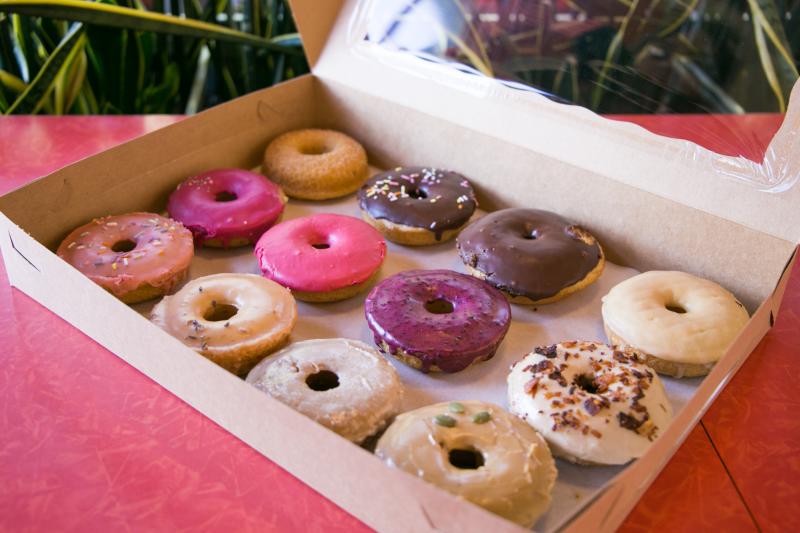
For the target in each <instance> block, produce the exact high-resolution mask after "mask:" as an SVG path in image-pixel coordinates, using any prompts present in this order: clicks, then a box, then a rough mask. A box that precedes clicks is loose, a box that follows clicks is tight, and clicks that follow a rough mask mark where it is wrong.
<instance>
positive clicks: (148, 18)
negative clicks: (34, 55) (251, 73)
mask: <svg viewBox="0 0 800 533" xmlns="http://www.w3.org/2000/svg"><path fill="white" fill-rule="evenodd" d="M0 11H4V12H10V13H18V14H21V15H34V16H41V17H48V18H56V19H65V20H75V21H79V22H85V23H88V24H98V25H102V26H113V27H117V28H124V29H128V30H137V31H152V32H156V33H167V34H171V35H182V36H186V37H195V38H199V39H215V40H217V41H225V42H232V43H238V44H248V45H251V46H256V47H259V48H266V49H269V50H274V51H276V52H284V53H287V54H302V50H300V49H298V48H296V47H292V46H284V45H281V44H276V43H274V42H272V41H271V40H269V39H264V38H262V37H259V36H256V35H250V34H249V33H244V32H240V31H236V30H233V29H230V28H226V27H224V26H220V25H218V24H209V23H207V22H201V21H198V20H192V19H185V18H179V17H175V16H172V15H162V14H161V13H154V12H152V11H140V10H137V9H132V8H127V7H120V6H116V5H109V4H101V3H96V2H86V1H84V0H0Z"/></svg>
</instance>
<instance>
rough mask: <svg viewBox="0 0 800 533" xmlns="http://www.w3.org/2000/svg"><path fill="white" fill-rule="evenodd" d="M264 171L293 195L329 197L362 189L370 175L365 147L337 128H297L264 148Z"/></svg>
mask: <svg viewBox="0 0 800 533" xmlns="http://www.w3.org/2000/svg"><path fill="white" fill-rule="evenodd" d="M263 171H264V174H265V175H266V176H267V177H268V178H269V179H270V180H272V181H273V182H275V183H277V184H278V185H280V186H281V187H282V188H283V191H284V192H285V193H286V194H287V195H288V196H291V197H292V198H300V199H303V200H327V199H329V198H338V197H340V196H345V195H347V194H350V193H352V192H355V191H356V190H358V188H359V187H361V184H362V183H364V181H365V180H366V179H367V176H368V173H369V167H368V166H367V153H366V152H365V151H364V147H363V146H361V145H360V144H359V143H358V142H357V141H355V140H354V139H352V138H351V137H348V136H347V135H345V134H344V133H340V132H338V131H334V130H317V129H308V130H296V131H290V132H288V133H284V134H283V135H280V136H279V137H277V138H275V139H274V140H273V141H272V142H271V143H269V146H267V149H266V151H265V152H264V165H263Z"/></svg>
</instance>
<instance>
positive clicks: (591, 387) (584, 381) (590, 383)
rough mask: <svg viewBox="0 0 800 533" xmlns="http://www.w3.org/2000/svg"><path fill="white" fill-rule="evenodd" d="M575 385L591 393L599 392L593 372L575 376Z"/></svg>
mask: <svg viewBox="0 0 800 533" xmlns="http://www.w3.org/2000/svg"><path fill="white" fill-rule="evenodd" d="M574 383H575V385H576V386H577V387H578V388H579V389H582V390H585V391H586V392H588V393H589V394H597V383H595V381H594V376H593V375H591V374H579V375H577V376H575V381H574Z"/></svg>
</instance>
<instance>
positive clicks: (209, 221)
mask: <svg viewBox="0 0 800 533" xmlns="http://www.w3.org/2000/svg"><path fill="white" fill-rule="evenodd" d="M285 204H286V197H285V196H284V195H283V193H282V192H281V190H280V187H278V186H277V185H275V184H274V183H272V182H271V181H269V180H268V179H267V178H265V177H264V176H261V175H259V174H256V173H254V172H249V171H247V170H241V169H238V168H223V169H217V170H210V171H208V172H204V173H202V174H198V175H197V176H193V177H191V178H189V179H187V180H185V181H183V182H182V183H180V184H179V185H178V188H177V189H175V191H174V192H173V193H172V194H171V195H170V197H169V202H168V203H167V211H168V212H169V216H171V217H172V218H174V219H175V220H178V221H180V222H181V223H183V225H184V226H186V227H187V228H189V230H191V232H192V234H194V239H195V242H196V243H197V244H198V245H202V246H210V247H214V248H232V247H236V246H246V245H248V244H253V243H254V242H255V241H256V239H258V238H259V237H260V236H261V234H262V233H264V232H265V231H267V229H269V228H270V227H271V226H272V225H273V224H274V223H275V222H276V221H277V220H278V218H279V217H280V216H281V213H283V207H284V205H285Z"/></svg>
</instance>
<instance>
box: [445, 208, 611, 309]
mask: <svg viewBox="0 0 800 533" xmlns="http://www.w3.org/2000/svg"><path fill="white" fill-rule="evenodd" d="M457 246H458V252H459V255H460V256H461V260H462V261H463V262H464V264H465V265H466V266H467V268H468V269H469V270H470V273H471V274H472V275H474V276H476V277H479V278H481V279H484V280H486V281H487V282H489V283H490V284H492V285H494V286H495V287H497V288H498V289H500V290H501V291H502V292H503V293H504V294H505V295H506V296H507V297H508V298H509V299H510V300H511V301H512V302H514V303H520V304H546V303H552V302H555V301H557V300H560V299H561V298H563V297H565V296H567V295H569V294H571V293H573V292H576V291H578V290H580V289H582V288H584V287H586V286H588V285H590V284H591V283H593V282H594V281H596V280H597V278H599V277H600V274H601V273H602V271H603V267H604V265H605V257H604V255H603V249H602V248H601V247H600V244H599V243H598V242H597V240H596V239H595V238H594V237H593V236H592V235H591V234H590V233H589V232H588V231H586V230H585V229H583V228H581V227H580V226H576V225H574V224H570V223H569V222H568V221H566V220H565V219H563V218H562V217H560V216H559V215H556V214H555V213H551V212H549V211H541V210H538V209H526V208H515V209H503V210H501V211H496V212H494V213H491V214H489V215H486V216H485V217H483V218H482V219H480V220H478V221H477V222H475V223H474V224H470V225H469V226H468V227H467V228H466V229H465V230H464V231H463V232H462V233H461V235H460V236H459V237H458V241H457Z"/></svg>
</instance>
